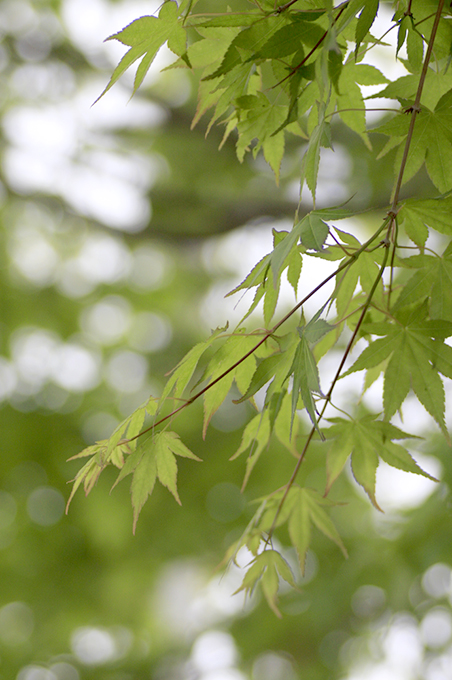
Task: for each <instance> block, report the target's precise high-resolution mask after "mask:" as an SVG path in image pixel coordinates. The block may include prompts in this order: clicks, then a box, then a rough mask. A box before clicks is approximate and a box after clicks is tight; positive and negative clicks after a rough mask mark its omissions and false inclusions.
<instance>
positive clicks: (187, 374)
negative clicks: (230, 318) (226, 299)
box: [159, 328, 226, 408]
mask: <svg viewBox="0 0 452 680" xmlns="http://www.w3.org/2000/svg"><path fill="white" fill-rule="evenodd" d="M225 330H226V328H217V329H216V331H214V332H213V333H212V335H211V336H210V338H208V339H207V340H206V341H205V342H199V343H198V344H197V345H195V346H194V347H192V349H191V350H190V351H189V352H188V354H186V356H185V357H184V358H183V359H182V361H180V362H179V363H178V364H177V366H176V368H175V369H174V370H173V372H172V375H171V378H170V379H169V380H168V382H167V383H166V385H165V387H164V389H163V392H162V396H161V397H160V401H159V408H161V406H162V404H163V403H164V401H165V399H167V398H168V397H169V395H170V394H171V393H172V392H173V390H174V398H175V399H180V398H181V396H182V394H183V393H184V390H185V388H186V387H187V385H188V383H189V382H190V380H191V378H192V376H193V373H194V372H195V369H196V366H197V365H198V361H199V360H200V358H201V357H202V355H203V354H204V352H205V351H206V350H207V349H208V348H209V347H210V345H211V344H212V343H213V342H214V341H215V340H216V339H217V338H218V336H219V335H220V334H221V333H223V332H224V331H225Z"/></svg>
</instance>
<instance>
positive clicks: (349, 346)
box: [265, 225, 391, 546]
mask: <svg viewBox="0 0 452 680" xmlns="http://www.w3.org/2000/svg"><path fill="white" fill-rule="evenodd" d="M390 227H391V225H389V227H388V231H389V229H390ZM384 247H385V252H384V257H383V262H382V264H381V267H380V270H379V272H378V275H377V277H376V278H375V281H374V283H373V285H372V288H371V290H370V293H369V295H368V297H367V300H366V302H365V304H364V306H363V309H362V311H361V315H360V317H359V319H358V323H357V324H356V327H355V330H354V331H353V333H352V337H351V338H350V340H349V342H348V344H347V347H346V349H345V352H344V354H343V356H342V359H341V362H340V364H339V367H338V369H337V371H336V374H335V376H334V378H333V381H332V383H331V386H330V389H329V390H328V393H327V395H326V396H325V403H324V404H323V408H322V410H321V411H320V413H319V417H318V420H317V423H319V422H320V420H321V419H322V418H323V416H324V414H325V411H326V409H327V406H328V404H329V403H330V401H331V396H332V394H333V390H334V388H335V386H336V384H337V381H338V380H339V377H340V374H341V373H342V369H343V368H344V364H345V362H346V361H347V357H348V355H349V354H350V351H351V349H352V347H353V344H354V342H355V340H356V336H357V335H358V332H359V329H360V327H361V325H362V323H363V321H364V317H365V315H366V313H367V310H368V309H369V307H370V304H371V302H372V298H373V296H374V293H375V291H376V289H377V286H378V284H379V282H380V280H381V277H382V276H383V272H384V270H385V267H386V263H387V260H388V255H389V241H388V239H385V241H384ZM316 431H317V428H316V426H315V425H314V426H313V427H312V428H311V430H310V432H309V435H308V438H307V440H306V443H305V445H304V447H303V451H302V452H301V454H300V457H299V458H298V460H297V463H296V465H295V468H294V471H293V472H292V475H291V477H290V479H289V481H288V482H287V484H286V488H285V490H284V494H283V496H282V498H281V500H280V502H279V505H278V508H277V510H276V513H275V517H274V519H273V523H272V525H271V527H270V531H269V532H268V535H267V540H266V541H265V545H266V546H267V545H268V543H269V542H270V541H271V538H272V535H273V532H274V530H275V528H276V523H277V521H278V517H279V515H280V513H281V510H282V508H283V505H284V503H285V501H286V499H287V496H288V494H289V491H290V489H291V488H292V486H293V484H294V482H295V479H296V477H297V475H298V472H299V470H300V467H301V464H302V462H303V460H304V457H305V455H306V452H307V450H308V448H309V446H310V444H311V441H312V438H313V436H314V434H315V433H316Z"/></svg>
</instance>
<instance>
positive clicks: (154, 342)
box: [128, 312, 172, 352]
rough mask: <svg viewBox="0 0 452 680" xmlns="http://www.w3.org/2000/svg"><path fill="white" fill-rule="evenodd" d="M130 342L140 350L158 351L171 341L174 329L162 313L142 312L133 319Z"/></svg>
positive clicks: (134, 347)
mask: <svg viewBox="0 0 452 680" xmlns="http://www.w3.org/2000/svg"><path fill="white" fill-rule="evenodd" d="M128 337H129V343H130V346H131V347H133V349H137V350H139V351H140V352H158V351H160V350H162V349H164V348H165V347H167V346H168V344H169V343H170V341H171V337H172V329H171V324H170V322H169V320H168V319H167V318H166V317H163V316H162V315H161V314H154V313H153V312H140V313H139V314H137V315H136V316H135V318H134V319H133V320H132V324H131V327H130V331H129V336H128Z"/></svg>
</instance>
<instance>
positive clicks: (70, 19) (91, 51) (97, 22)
mask: <svg viewBox="0 0 452 680" xmlns="http://www.w3.org/2000/svg"><path fill="white" fill-rule="evenodd" d="M160 4H161V3H160V2H159V1H158V0H146V1H141V2H140V1H137V0H133V1H129V0H128V1H127V2H118V3H115V4H114V5H111V4H110V3H108V2H105V0H65V2H64V3H63V8H62V9H63V20H64V22H65V24H66V28H67V30H68V32H69V35H70V36H71V40H72V41H73V42H74V43H75V44H76V45H77V46H78V47H79V48H80V49H81V50H83V51H84V52H85V53H86V54H88V55H91V56H94V55H95V54H96V53H99V52H103V53H104V54H105V53H109V52H110V53H111V51H112V49H111V48H109V46H108V44H107V46H105V45H103V43H102V37H104V38H106V37H107V36H109V35H111V34H112V33H117V32H118V31H119V30H121V29H122V28H123V27H124V26H126V25H127V24H129V23H130V22H131V21H133V20H135V19H136V18H137V17H139V16H143V15H145V14H152V13H153V12H154V11H155V10H156V9H157V8H158V7H159V6H160ZM99 36H101V37H99ZM123 51H124V50H115V52H117V53H118V55H119V56H122V52H123ZM99 94H100V93H99Z"/></svg>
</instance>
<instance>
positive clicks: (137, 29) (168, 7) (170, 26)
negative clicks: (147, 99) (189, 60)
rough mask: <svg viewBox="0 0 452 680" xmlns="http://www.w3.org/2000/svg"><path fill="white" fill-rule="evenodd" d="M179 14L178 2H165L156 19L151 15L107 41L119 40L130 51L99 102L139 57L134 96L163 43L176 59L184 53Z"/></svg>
mask: <svg viewBox="0 0 452 680" xmlns="http://www.w3.org/2000/svg"><path fill="white" fill-rule="evenodd" d="M178 15H179V8H178V6H177V3H176V2H173V1H172V0H167V1H166V2H164V3H163V5H162V6H161V9H160V12H159V16H158V19H157V18H156V17H152V16H144V17H141V18H140V19H136V20H135V21H132V23H131V24H129V25H128V26H126V27H125V28H124V29H123V30H122V31H119V33H114V34H113V35H111V36H110V37H108V38H107V40H118V41H119V42H121V43H123V45H128V46H129V47H130V49H129V51H128V52H126V54H125V55H124V56H123V58H122V59H121V61H120V62H119V64H118V66H117V67H116V68H115V70H114V71H113V75H112V76H111V78H110V82H109V83H108V85H107V87H106V88H105V90H104V91H103V92H102V94H101V95H100V97H98V99H97V100H96V101H99V99H100V98H101V97H103V96H104V94H105V93H106V92H108V90H109V89H110V88H111V87H112V86H113V85H114V84H115V83H116V81H117V80H118V79H119V78H120V77H121V76H122V74H123V73H124V72H125V71H126V70H127V69H128V68H129V66H131V65H132V64H133V63H134V62H135V61H136V60H137V59H140V57H142V61H141V63H140V65H139V66H138V69H137V73H136V76H135V83H134V87H133V94H134V93H135V92H136V91H137V89H138V88H139V87H140V85H141V83H142V82H143V79H144V77H145V75H146V73H147V72H148V71H149V68H150V66H151V64H152V62H153V61H154V58H155V56H156V54H157V52H158V51H159V49H160V48H161V47H162V45H163V44H164V43H165V42H167V41H168V47H169V48H170V49H171V50H172V51H173V52H175V53H176V54H177V55H178V56H182V54H184V52H185V49H186V35H185V30H184V28H183V27H182V24H181V23H179V21H178Z"/></svg>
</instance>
